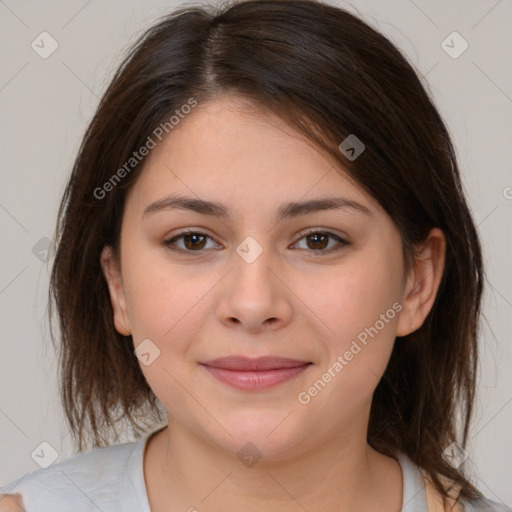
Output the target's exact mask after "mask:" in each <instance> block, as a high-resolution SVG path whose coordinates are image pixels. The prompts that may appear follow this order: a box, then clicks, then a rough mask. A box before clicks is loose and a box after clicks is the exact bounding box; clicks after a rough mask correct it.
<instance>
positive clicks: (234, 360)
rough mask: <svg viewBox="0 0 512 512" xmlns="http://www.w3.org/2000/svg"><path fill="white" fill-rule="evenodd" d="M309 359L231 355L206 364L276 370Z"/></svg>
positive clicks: (239, 368) (225, 367) (220, 366)
mask: <svg viewBox="0 0 512 512" xmlns="http://www.w3.org/2000/svg"><path fill="white" fill-rule="evenodd" d="M308 363H309V361H298V360H297V359H287V358H283V357H275V356H263V357H257V358H250V357H245V356H229V357H220V358H218V359H213V360H211V361H206V362H204V363H201V364H204V365H206V366H213V367H215V368H223V369H226V370H238V371H266V370H276V369H279V368H297V367H299V366H304V365H305V364H308Z"/></svg>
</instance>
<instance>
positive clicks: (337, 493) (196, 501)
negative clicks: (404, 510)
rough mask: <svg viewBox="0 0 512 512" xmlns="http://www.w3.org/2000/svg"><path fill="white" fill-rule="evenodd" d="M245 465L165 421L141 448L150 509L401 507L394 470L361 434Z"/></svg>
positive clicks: (279, 511) (334, 511) (329, 511)
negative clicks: (164, 425) (143, 449)
mask: <svg viewBox="0 0 512 512" xmlns="http://www.w3.org/2000/svg"><path fill="white" fill-rule="evenodd" d="M244 460H245V461H246V463H243V462H242V461H241V460H239V458H237V456H236V454H233V453H231V452H229V451H227V450H223V449H221V448H219V447H218V446H216V445H212V444H210V443H207V442H205V441H204V439H202V438H199V437H198V436H196V435H195V434H194V433H192V432H191V431H190V430H186V429H184V428H183V427H182V425H181V424H179V423H177V422H175V421H170V422H169V427H168V428H166V429H165V430H162V431H160V432H157V433H156V434H155V435H154V436H152V438H151V439H150V440H149V441H148V444H147V446H146V454H145V457H144V472H145V475H146V483H147V491H148V497H149V501H150V506H151V510H152V511H153V512H160V511H162V512H163V511H164V510H166V511H168V510H184V511H190V512H195V511H197V512H202V511H203V510H204V511H207V510H222V511H224V512H231V511H235V510H245V511H247V512H253V511H254V512H256V511H261V510H272V511H276V512H292V511H296V510H308V511H314V510H322V512H349V511H351V512H352V511H353V510H358V511H360V512H366V511H368V512H370V511H372V512H375V511H376V510H382V511H388V510H389V511H396V510H400V508H401V506H402V493H403V491H402V475H401V470H400V466H399V464H398V463H397V462H396V461H395V460H394V459H392V458H390V457H386V456H384V455H382V454H380V453H378V452H376V451H375V450H374V449H373V448H371V447H370V446H369V445H368V444H367V443H366V433H365V432H364V435H363V436H361V435H359V436H358V437H357V438H354V436H352V435H350V436H348V435H340V434H339V433H338V434H336V436H335V437H333V438H330V439H325V440H324V442H323V443H322V444H321V445H315V446H314V447H312V448H310V449H307V448H305V447H302V446H299V445H297V446H295V447H293V448H292V449H291V450H290V452H288V453H284V454H280V456H279V460H277V458H276V457H274V458H273V459H272V460H266V459H265V458H262V459H260V460H258V461H257V462H255V459H253V460H252V461H251V459H250V458H249V457H248V458H246V459H244ZM376 505H377V506H378V507H380V508H376Z"/></svg>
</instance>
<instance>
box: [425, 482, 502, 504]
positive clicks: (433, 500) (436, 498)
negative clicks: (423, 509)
mask: <svg viewBox="0 0 512 512" xmlns="http://www.w3.org/2000/svg"><path fill="white" fill-rule="evenodd" d="M424 481H425V494H426V497H427V507H428V512H512V509H510V508H509V507H507V506H505V505H503V504H500V503H497V502H495V501H492V500H489V499H487V498H485V497H484V498H481V499H479V500H476V501H471V502H470V501H466V500H462V501H461V500H457V496H458V494H459V491H460V486H454V487H453V489H452V491H451V492H450V498H449V499H448V504H447V506H444V505H443V500H442V498H441V495H440V494H439V492H438V491H437V489H436V488H435V486H434V484H433V483H432V481H431V480H430V479H428V478H426V477H424ZM445 483H446V481H445Z"/></svg>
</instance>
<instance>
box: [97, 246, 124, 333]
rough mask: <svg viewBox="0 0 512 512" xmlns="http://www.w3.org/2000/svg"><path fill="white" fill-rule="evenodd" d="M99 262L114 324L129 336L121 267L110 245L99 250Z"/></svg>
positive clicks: (118, 329)
mask: <svg viewBox="0 0 512 512" xmlns="http://www.w3.org/2000/svg"><path fill="white" fill-rule="evenodd" d="M100 263H101V268H102V269H103V275H104V276H105V279H106V281H107V285H108V290H109V292H110V302H111V304H112V309H113V311H114V324H115V326H116V329H117V331H118V332H119V334H123V335H124V336H129V335H130V334H131V332H132V331H131V326H130V321H129V318H128V313H127V310H126V299H125V294H124V287H123V280H122V277H121V269H120V268H119V263H118V261H117V259H116V257H115V255H114V250H113V249H112V247H111V246H110V245H106V246H105V247H104V248H103V250H102V251H101V256H100Z"/></svg>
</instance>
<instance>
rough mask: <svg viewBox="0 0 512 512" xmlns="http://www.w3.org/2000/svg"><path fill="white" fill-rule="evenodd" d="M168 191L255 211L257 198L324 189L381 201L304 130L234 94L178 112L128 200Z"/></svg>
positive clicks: (371, 203) (279, 198)
mask: <svg viewBox="0 0 512 512" xmlns="http://www.w3.org/2000/svg"><path fill="white" fill-rule="evenodd" d="M170 193H179V194H182V195H184V194H186V195H187V196H195V197H197V198H204V199H206V198H208V199H212V200H218V201H222V202H232V203H233V204H244V205H246V206H248V207H249V206H250V207H252V208H253V211H254V213H257V212H258V211H259V210H260V209H261V208H262V206H263V205H264V204H272V203H274V204H277V203H282V202H284V200H285V199H288V200H289V201H298V200H299V199H302V200H305V199H313V198H314V197H316V196H322V197H323V196H326V195H327V194H328V195H337V196H339V195H342V196H344V197H348V198H350V199H353V200H354V201H358V202H360V203H363V204H366V205H367V206H368V207H369V208H372V209H377V210H378V209H379V208H380V207H379V205H378V203H377V202H376V201H375V200H374V199H373V198H372V197H371V196H369V195H368V194H367V193H366V192H365V191H364V190H363V189H362V187H361V186H360V185H359V184H358V183H357V182H355V180H354V179H353V178H351V177H350V176H349V175H348V174H347V173H346V171H344V170H343V169H342V168H341V167H340V166H339V165H335V164H334V162H333V161H332V160H331V159H329V158H328V157H326V156H325V154H323V153H322V152H321V151H320V150H319V149H318V148H316V147H315V146H314V145H313V143H312V142H311V141H310V140H308V139H307V138H306V137H305V136H304V135H302V134H300V133H298V132H297V131H295V130H294V129H293V128H292V127H290V126H289V125H287V124H286V123H285V122H284V121H283V120H281V119H280V118H279V117H277V116H276V115H273V114H272V113H271V112H269V111H268V110H266V109H262V108H259V107H258V106H257V105H255V104H254V103H251V102H249V101H248V100H246V99H244V98H240V97H236V96H222V97H221V98H218V99H216V100H213V101H210V102H208V103H206V104H203V105H199V106H198V107H196V108H195V109H194V111H193V112H192V113H190V114H188V115H186V116H184V117H183V119H181V120H180V122H179V124H178V125H176V126H174V128H173V129H172V130H171V131H170V133H169V134H167V135H166V136H165V137H163V138H162V140H161V141H159V142H157V144H156V147H155V148H154V149H153V150H152V151H151V153H150V154H149V155H148V158H147V160H146V162H145V164H144V169H143V171H142V174H141V176H140V177H139V180H138V181H137V183H136V184H135V185H134V186H133V187H132V190H130V193H129V197H128V200H129V201H130V200H131V202H133V200H135V199H136V200H137V202H138V203H140V204H139V208H140V207H142V203H146V206H147V203H148V202H154V201H156V200H158V199H160V198H162V197H163V196H165V195H166V194H170ZM146 206H145V207H146Z"/></svg>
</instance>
